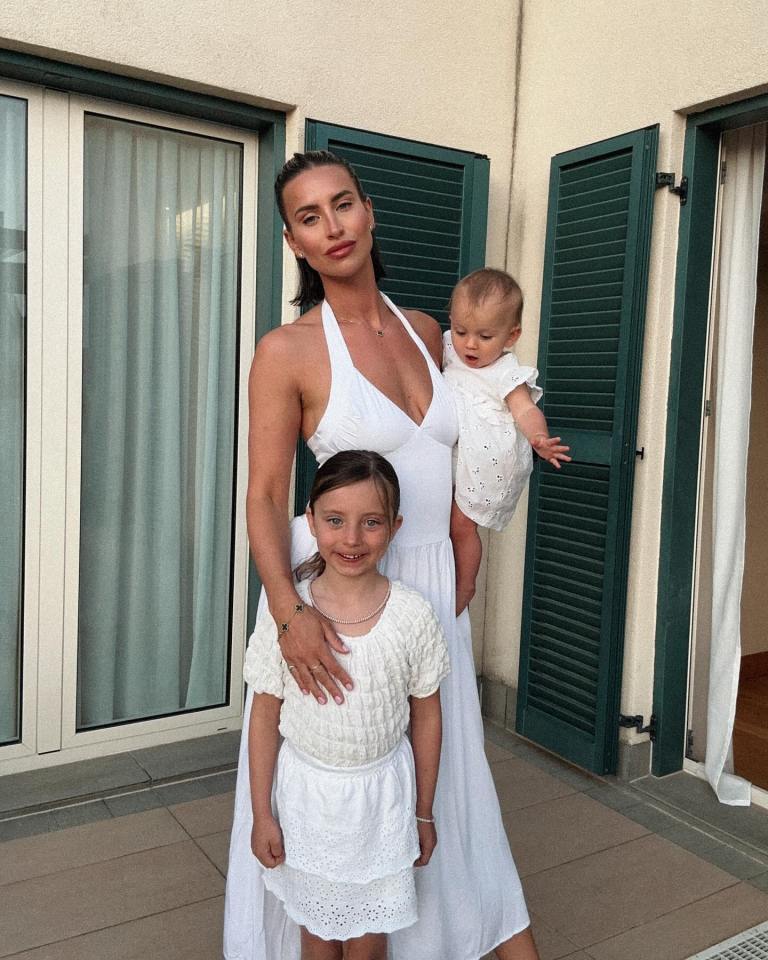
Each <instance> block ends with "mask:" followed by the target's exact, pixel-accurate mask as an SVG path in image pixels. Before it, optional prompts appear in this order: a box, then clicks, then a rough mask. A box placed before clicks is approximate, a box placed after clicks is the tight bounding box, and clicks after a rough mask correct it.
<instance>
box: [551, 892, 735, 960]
mask: <svg viewBox="0 0 768 960" xmlns="http://www.w3.org/2000/svg"><path fill="white" fill-rule="evenodd" d="M745 882H746V881H744V880H736V881H735V882H734V883H728V884H726V885H725V886H724V887H720V888H719V889H717V890H713V891H712V892H711V893H708V894H707V895H706V896H704V897H698V898H697V899H696V900H691V901H690V902H689V903H684V904H682V905H681V906H679V907H675V908H674V909H673V910H666V911H665V912H664V913H659V914H658V915H657V916H655V917H652V918H651V919H650V920H647V919H646V920H641V921H640V922H639V923H635V924H633V925H632V926H631V927H627V928H626V930H621V931H620V932H619V933H613V934H611V935H610V936H609V937H603V938H602V940H593V941H592V942H591V943H588V944H586V945H585V946H583V947H580V948H579V949H581V950H584V951H585V952H586V951H589V950H590V948H591V947H598V946H600V944H602V943H607V942H608V941H609V940H616V939H618V938H619V937H623V936H624V934H626V933H631V932H632V931H633V930H638V929H639V928H640V927H645V926H648V925H649V924H651V923H656V921H657V920H663V919H664V917H671V916H672V914H673V913H677V912H678V911H680V910H685V909H686V908H687V907H692V906H693V905H694V904H695V903H703V902H704V901H705V900H709V899H710V898H711V897H716V896H717V895H718V894H720V893H723V891H724V890H732V889H733V888H734V887H738V886H739V884H741V883H745ZM549 923H550V925H551V921H549ZM556 932H557V933H559V934H560V936H562V937H565V938H566V940H568V939H570V938H569V937H568V936H567V935H566V934H564V933H562V932H561V931H560V930H557V931H556ZM702 949H706V948H702ZM562 960H568V957H567V956H565V957H563V958H562Z"/></svg>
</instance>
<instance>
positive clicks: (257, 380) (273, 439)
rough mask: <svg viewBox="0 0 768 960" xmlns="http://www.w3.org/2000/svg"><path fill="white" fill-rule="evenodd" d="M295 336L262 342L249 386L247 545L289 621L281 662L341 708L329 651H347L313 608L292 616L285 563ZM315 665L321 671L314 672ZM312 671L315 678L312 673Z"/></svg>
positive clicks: (279, 616) (278, 610)
mask: <svg viewBox="0 0 768 960" xmlns="http://www.w3.org/2000/svg"><path fill="white" fill-rule="evenodd" d="M297 334H299V336H300V335H301V334H300V333H299V331H291V330H289V329H288V328H279V329H278V330H274V331H272V332H271V333H268V334H267V335H266V336H265V337H263V338H262V339H261V341H260V342H259V345H258V347H257V348H256V354H255V356H254V358H253V363H252V364H251V373H250V377H249V381H248V405H249V417H250V421H249V431H248V494H247V499H246V518H247V524H248V540H249V543H250V546H251V553H252V555H253V560H254V563H255V564H256V569H257V570H258V571H259V576H260V577H261V581H262V583H263V584H264V589H265V590H266V593H267V601H268V603H269V610H270V613H271V614H272V616H273V618H274V620H275V622H276V623H278V624H280V623H289V627H288V631H287V633H285V634H283V635H282V637H281V639H280V649H281V651H282V654H283V657H284V659H285V661H286V662H287V663H289V664H291V665H292V666H295V667H296V670H295V671H293V676H294V678H295V679H296V682H297V683H298V684H299V686H300V687H301V689H302V690H303V691H305V692H307V691H308V692H310V693H312V694H314V696H315V697H316V699H317V700H318V701H319V702H320V703H325V699H326V698H325V691H324V690H323V689H322V688H321V687H320V686H319V684H318V677H319V679H320V682H322V684H323V686H324V687H325V688H326V689H327V691H328V693H329V694H330V695H331V696H332V697H333V698H334V699H335V700H336V701H337V703H341V702H342V701H343V699H344V697H343V694H342V692H341V690H340V686H345V687H347V689H351V682H350V679H349V675H348V674H347V672H346V670H344V669H343V667H341V665H340V664H339V662H338V661H337V660H336V658H335V657H334V655H333V653H332V651H331V650H330V648H329V645H330V646H331V647H334V649H336V650H338V651H339V652H340V653H346V652H347V651H346V647H344V645H343V644H342V643H341V641H340V640H339V639H338V637H337V636H336V633H335V632H334V630H333V628H332V627H331V626H330V624H328V623H327V622H326V621H325V620H323V618H322V617H320V616H319V615H318V614H317V613H316V612H315V611H314V610H313V609H312V608H311V607H308V606H307V607H305V608H304V610H303V612H301V613H295V606H296V604H298V603H300V602H301V598H300V597H299V596H298V594H297V593H296V589H295V587H294V582H293V575H292V572H291V563H290V536H289V527H288V492H289V488H290V480H291V467H292V465H293V458H294V454H295V452H296V442H297V440H298V437H299V431H300V429H301V418H302V402H301V401H302V398H301V387H300V383H299V374H298V371H299V368H300V366H301V350H300V344H299V336H297ZM318 665H321V666H319V667H318ZM310 667H314V668H315V669H314V674H313V672H312V671H311V670H310V669H309V668H310Z"/></svg>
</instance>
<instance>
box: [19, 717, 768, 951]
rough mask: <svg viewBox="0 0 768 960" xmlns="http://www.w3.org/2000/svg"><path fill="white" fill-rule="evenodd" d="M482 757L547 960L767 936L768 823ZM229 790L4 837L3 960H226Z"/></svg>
mask: <svg viewBox="0 0 768 960" xmlns="http://www.w3.org/2000/svg"><path fill="white" fill-rule="evenodd" d="M486 749H487V753H488V758H489V760H490V762H491V765H492V771H493V774H494V779H495V782H496V786H497V790H498V792H499V799H500V802H501V806H502V811H503V816H504V823H505V826H506V829H507V833H508V836H509V838H510V843H511V845H512V850H513V852H514V854H515V857H516V860H517V863H518V868H519V870H520V874H521V877H522V880H523V886H524V888H525V891H526V896H527V898H528V904H529V908H530V911H531V916H532V922H533V928H534V932H535V936H536V940H537V943H538V945H539V950H540V953H541V958H542V960H566V958H567V960H685V958H687V957H690V956H691V955H692V954H695V953H697V952H698V951H700V950H703V949H705V948H706V947H708V946H710V945H712V944H714V943H718V942H720V941H722V940H724V939H726V938H728V937H730V936H732V935H733V934H735V933H737V932H739V931H741V930H744V929H746V928H748V927H751V926H754V925H755V924H757V923H760V922H763V921H765V920H768V893H766V892H765V890H766V889H768V844H765V843H764V842H763V841H764V838H765V839H768V814H763V812H762V811H755V810H754V809H753V810H751V811H747V812H748V814H749V816H748V820H749V829H748V830H747V831H746V833H745V837H746V840H745V841H739V840H737V839H735V838H734V837H733V836H731V835H729V834H728V833H727V832H725V831H724V830H720V829H719V828H718V827H717V826H713V825H711V824H709V823H706V822H705V821H704V820H703V819H701V817H702V816H703V814H702V807H701V804H702V803H703V800H702V798H700V797H699V791H698V788H696V789H694V790H693V795H694V798H695V800H696V803H697V804H698V806H697V807H696V809H695V810H694V813H693V814H692V815H690V816H689V815H688V814H687V813H686V812H685V811H684V810H682V809H681V806H680V802H681V801H680V798H679V797H678V794H679V793H680V790H681V789H682V787H681V786H679V785H678V784H677V783H676V784H675V790H676V791H677V793H674V796H672V795H669V796H667V795H665V794H664V791H663V790H654V791H651V789H650V788H649V785H648V784H647V783H641V784H640V787H639V788H638V787H632V786H628V785H625V784H620V783H618V782H616V781H613V782H612V781H610V780H607V779H599V778H595V777H591V776H589V775H587V774H585V773H583V772H582V771H579V770H576V769H575V768H573V767H570V766H568V765H567V764H565V763H561V762H560V761H558V760H556V759H555V758H553V757H551V756H549V755H548V754H545V753H544V752H542V751H539V750H537V749H536V748H534V747H532V746H531V745H530V744H527V743H525V742H524V741H522V740H520V739H519V738H517V737H515V736H514V735H513V734H510V733H508V732H507V731H504V730H501V729H499V728H495V727H490V726H489V727H488V730H487V741H486ZM142 759H143V758H142ZM155 775H156V773H155ZM231 785H232V775H231V772H229V773H228V772H221V771H220V772H218V773H217V774H215V775H212V776H208V777H198V778H195V777H192V778H189V779H187V780H186V781H182V782H177V783H169V784H164V785H163V784H156V785H153V786H151V787H142V788H140V789H137V790H135V791H133V792H127V793H123V794H122V795H121V796H118V797H113V796H108V795H105V796H98V797H93V796H91V798H90V799H89V800H87V801H85V802H82V803H78V804H75V805H71V806H69V807H50V808H47V809H45V810H43V811H42V812H36V813H34V814H30V815H22V816H18V815H17V816H14V818H13V819H6V820H4V821H0V827H2V828H3V829H2V830H0V838H7V839H4V840H0V957H3V958H5V957H8V958H14V960H219V958H220V957H221V925H222V911H223V892H224V878H225V874H226V861H227V847H228V839H229V829H230V823H231V813H232V799H233V793H232V791H231ZM662 786H663V784H662ZM673 792H674V791H673ZM729 816H730V817H731V819H732V815H731V814H730V813H729ZM763 819H764V821H765V828H764V829H763ZM70 824H71V825H70ZM726 826H727V824H726ZM764 847H766V849H765V850H764V849H763V848H764ZM457 956H458V955H457ZM445 960H451V958H449V957H446V958H445ZM462 960H463V958H462ZM489 960H490V958H489Z"/></svg>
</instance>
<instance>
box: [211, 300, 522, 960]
mask: <svg viewBox="0 0 768 960" xmlns="http://www.w3.org/2000/svg"><path fill="white" fill-rule="evenodd" d="M384 300H385V302H386V304H387V306H388V307H389V309H390V310H391V311H392V313H393V314H394V315H395V316H396V317H397V318H398V319H399V320H400V322H401V323H402V324H403V326H404V327H405V329H406V330H407V332H408V333H409V335H410V336H411V337H412V339H413V341H414V342H415V343H416V345H417V346H418V348H419V350H420V351H421V353H422V355H423V357H424V359H425V361H426V363H427V366H428V368H429V372H430V377H431V380H432V401H431V403H430V406H429V409H428V410H427V413H426V415H425V416H424V419H423V421H422V422H421V424H417V423H416V422H415V421H414V420H412V419H411V418H410V417H409V416H408V415H407V414H406V413H405V412H404V411H403V410H401V409H400V408H399V407H398V406H397V405H396V404H395V403H393V402H392V401H391V400H390V399H389V398H388V397H386V396H385V395H384V394H383V393H381V391H380V390H378V389H377V388H376V387H374V386H373V384H372V383H371V382H370V381H368V380H366V379H365V377H363V376H362V374H360V373H359V371H358V370H357V369H356V368H355V366H354V364H353V362H352V358H351V356H350V354H349V350H348V349H347V345H346V343H345V341H344V338H343V336H342V334H341V331H340V329H339V326H338V324H337V322H336V318H335V317H334V315H333V312H332V310H331V308H330V306H329V304H328V303H327V302H326V303H323V308H322V319H323V330H324V332H325V338H326V343H327V346H328V353H329V358H330V364H331V390H330V395H329V398H328V405H327V407H326V410H325V413H324V414H323V417H322V419H321V421H320V423H319V425H318V427H317V430H316V431H315V433H314V435H313V436H312V437H311V438H310V439H309V441H308V444H309V447H310V449H311V450H312V452H313V453H314V454H315V456H316V457H317V459H318V461H319V462H320V463H323V462H324V461H325V460H327V459H328V457H330V456H332V455H333V454H334V453H337V452H338V451H340V450H351V449H364V450H375V451H377V452H378V453H381V454H382V455H383V456H385V457H386V458H387V459H388V460H389V461H390V463H391V464H392V466H393V467H394V468H395V470H396V471H397V475H398V477H399V480H400V487H401V494H402V500H401V512H402V515H403V525H402V527H401V529H400V530H399V532H398V534H397V536H396V537H395V539H394V541H393V542H392V544H391V546H390V548H389V550H388V552H387V555H386V557H385V558H384V561H383V563H382V565H381V566H382V572H383V573H384V574H386V576H388V577H390V578H391V579H395V580H401V581H402V582H403V583H405V584H406V585H407V586H410V587H413V588H414V589H416V590H418V591H419V592H420V593H421V594H423V595H424V596H425V597H426V598H427V599H428V600H429V601H430V603H431V604H432V606H433V607H434V609H435V611H436V613H437V615H438V617H439V619H440V622H441V624H442V626H443V630H444V631H445V635H446V639H447V643H448V651H449V654H450V659H451V672H450V674H449V675H448V676H447V677H446V679H445V680H443V682H442V684H441V686H440V691H441V697H442V706H443V749H442V755H441V760H440V776H439V779H438V785H437V795H436V798H435V807H434V811H435V817H436V820H437V830H438V846H437V850H436V851H435V854H434V856H433V857H432V860H431V862H430V863H429V865H428V866H426V867H424V868H420V869H418V870H417V871H416V884H417V896H418V912H419V920H418V922H417V923H415V924H414V925H413V926H411V927H408V928H406V929H404V930H399V931H396V932H395V933H393V934H392V935H391V936H390V948H389V949H390V958H391V960H479V958H480V957H483V956H484V955H485V954H486V953H489V952H490V951H491V950H493V948H494V947H495V946H496V945H497V944H499V943H501V942H502V941H504V940H506V939H508V938H509V937H511V936H513V935H514V934H516V933H519V932H520V931H521V930H523V929H525V927H527V926H528V923H529V919H528V913H527V911H526V907H525V901H524V898H523V893H522V889H521V887H520V880H519V878H518V875H517V871H516V869H515V865H514V862H513V860H512V855H511V853H510V850H509V844H508V842H507V838H506V835H505V833H504V827H503V825H502V821H501V812H500V810H499V803H498V798H497V796H496V791H495V788H494V786H493V780H492V778H491V772H490V769H489V767H488V763H487V761H486V758H485V752H484V748H483V740H484V737H483V725H482V719H481V716H480V704H479V701H478V696H477V684H476V680H475V667H474V661H473V658H472V644H471V636H470V626H469V617H468V615H467V613H466V611H465V612H464V613H463V614H462V615H461V616H460V617H459V618H458V619H457V618H456V616H455V612H454V611H455V597H454V592H455V575H454V565H453V550H452V548H451V542H450V539H449V536H448V534H449V517H450V511H451V499H452V490H451V459H452V450H453V446H454V443H455V442H456V438H457V434H458V426H457V422H456V412H455V408H454V404H453V399H452V396H451V393H450V389H449V387H448V385H447V384H446V383H445V382H444V381H443V378H442V377H441V375H440V371H439V370H438V369H437V367H436V366H435V364H434V362H433V361H432V358H431V357H430V355H429V352H428V351H427V349H426V347H425V345H424V343H423V342H422V341H421V339H420V338H419V337H418V336H417V335H416V334H415V333H414V331H413V329H412V328H411V326H410V324H409V323H408V321H407V319H406V318H405V317H404V316H403V314H402V313H401V312H400V311H399V310H398V309H397V307H395V306H394V304H393V303H392V302H391V301H390V300H389V299H388V298H387V297H384ZM314 549H315V548H314V540H313V538H312V536H311V535H310V533H309V529H308V526H307V523H306V520H305V518H304V517H298V518H296V520H294V521H293V524H292V528H291V552H292V562H293V563H294V564H295V563H298V562H300V561H301V560H303V559H305V558H306V557H308V556H310V555H311V554H312V553H313V552H314ZM262 603H264V597H263V596H262ZM251 696H252V694H251V693H250V691H249V693H248V697H247V701H246V706H245V717H246V718H248V717H249V716H250V703H251ZM324 709H327V710H332V709H334V705H333V704H332V703H329V704H327V705H326V707H325V708H324ZM250 833H251V802H250V793H249V783H248V730H247V719H246V725H245V726H244V728H243V737H242V742H241V747H240V765H239V770H238V778H237V791H236V796H235V814H234V823H233V827H232V839H231V843H230V855H229V873H228V878H227V897H226V907H225V918H224V956H225V958H226V960H299V932H298V928H297V927H296V925H295V924H294V923H293V921H291V920H290V919H289V918H288V917H287V916H286V914H285V911H284V909H283V906H282V904H281V903H280V901H279V900H277V899H276V898H275V897H274V896H273V895H272V894H271V893H269V891H267V890H266V889H265V886H264V882H263V878H262V873H263V868H262V867H261V865H260V864H259V862H258V860H256V858H255V857H254V856H253V855H252V853H251V848H250Z"/></svg>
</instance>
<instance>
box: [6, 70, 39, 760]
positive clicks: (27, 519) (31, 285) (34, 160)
mask: <svg viewBox="0 0 768 960" xmlns="http://www.w3.org/2000/svg"><path fill="white" fill-rule="evenodd" d="M0 96H3V97H15V98H16V99H18V100H24V101H25V102H26V105H27V148H26V155H27V178H26V179H27V182H26V187H27V237H26V239H27V252H26V270H27V290H26V294H27V296H26V316H25V322H26V354H27V365H26V370H25V377H24V382H25V397H24V405H25V436H26V445H25V471H24V478H23V483H24V503H25V508H24V532H23V544H24V546H23V550H24V558H23V562H24V567H23V569H24V596H23V604H24V609H23V614H22V649H21V663H20V666H21V671H22V674H21V675H22V685H21V690H20V693H21V698H22V700H21V725H20V734H21V736H20V740H19V741H18V742H16V743H12V744H8V745H6V746H2V747H0V758H3V759H4V758H9V759H17V758H18V759H21V760H22V761H23V760H24V759H26V758H28V757H30V756H34V755H36V753H37V699H38V684H37V677H38V665H39V660H38V636H39V607H38V604H39V600H40V540H41V530H40V514H39V511H38V510H36V505H37V504H38V503H39V502H40V496H41V488H42V462H41V450H42V444H41V441H42V404H41V393H42V390H41V386H42V363H41V358H42V343H43V330H42V316H43V303H42V243H43V215H42V203H43V182H42V164H41V156H42V130H43V96H42V91H41V90H39V89H38V88H36V87H34V86H31V85H28V84H22V83H12V82H8V81H0Z"/></svg>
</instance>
